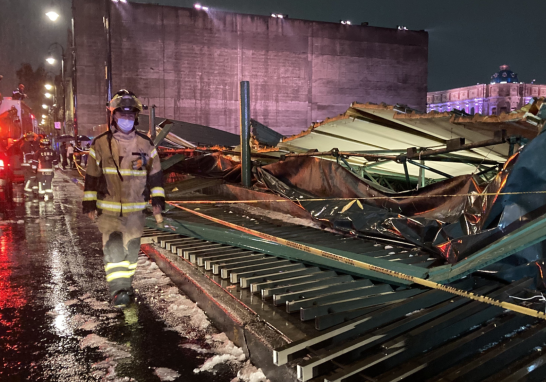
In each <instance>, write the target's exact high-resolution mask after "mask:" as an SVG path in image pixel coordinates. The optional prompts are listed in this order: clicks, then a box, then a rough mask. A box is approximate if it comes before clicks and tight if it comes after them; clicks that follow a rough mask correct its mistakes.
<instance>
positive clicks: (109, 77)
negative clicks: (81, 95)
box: [104, 0, 112, 126]
mask: <svg viewBox="0 0 546 382" xmlns="http://www.w3.org/2000/svg"><path fill="white" fill-rule="evenodd" d="M110 5H111V0H104V7H105V16H104V33H105V34H106V62H105V64H106V65H105V70H106V73H105V74H106V76H105V77H106V103H107V104H108V103H109V102H110V100H111V99H112V41H111V34H110ZM106 124H107V126H109V125H110V114H109V113H107V119H106Z"/></svg>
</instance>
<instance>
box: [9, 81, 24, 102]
mask: <svg viewBox="0 0 546 382" xmlns="http://www.w3.org/2000/svg"><path fill="white" fill-rule="evenodd" d="M25 98H27V95H26V94H25V85H23V84H19V86H17V89H15V90H14V91H13V92H12V94H11V99H12V100H15V101H22V100H24V99H25Z"/></svg>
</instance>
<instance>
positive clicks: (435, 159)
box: [427, 157, 499, 165]
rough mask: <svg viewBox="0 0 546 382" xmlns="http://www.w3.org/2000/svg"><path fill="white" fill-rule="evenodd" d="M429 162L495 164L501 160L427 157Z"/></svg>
mask: <svg viewBox="0 0 546 382" xmlns="http://www.w3.org/2000/svg"><path fill="white" fill-rule="evenodd" d="M427 161H428V162H453V163H466V164H477V165H495V164H498V163H499V162H498V161H496V160H491V159H480V158H470V157H467V158H448V157H427Z"/></svg>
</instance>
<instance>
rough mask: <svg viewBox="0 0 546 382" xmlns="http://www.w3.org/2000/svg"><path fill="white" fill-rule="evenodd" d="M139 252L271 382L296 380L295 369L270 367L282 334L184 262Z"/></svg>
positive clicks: (153, 249) (148, 249)
mask: <svg viewBox="0 0 546 382" xmlns="http://www.w3.org/2000/svg"><path fill="white" fill-rule="evenodd" d="M141 250H142V251H143V252H144V253H145V254H146V255H147V256H148V257H149V258H150V259H152V260H153V261H155V262H156V264H157V265H158V267H159V269H161V270H162V271H163V273H165V274H166V275H167V276H168V277H169V278H170V279H171V281H172V282H173V283H174V284H175V285H176V286H177V287H178V288H179V289H180V290H182V291H183V292H184V293H185V294H186V295H187V296H188V297H189V298H190V299H191V300H193V301H195V302H196V303H197V304H198V306H199V307H200V308H201V309H203V311H204V312H205V313H206V315H207V317H208V318H209V319H210V320H211V321H212V323H213V324H214V326H216V327H217V328H218V329H219V330H221V331H223V332H225V333H226V335H227V337H228V338H229V339H230V340H231V341H233V343H234V344H235V345H237V346H239V347H241V348H243V351H244V352H245V354H246V356H247V357H248V358H249V359H250V361H251V362H252V363H253V364H254V366H256V367H259V368H261V369H262V371H263V372H264V374H265V375H266V376H267V378H268V379H269V380H270V381H271V382H287V381H296V380H297V376H296V370H295V368H290V367H289V366H288V365H284V366H276V365H274V364H273V349H275V348H278V347H280V346H283V345H285V344H287V343H288V342H289V341H288V340H287V339H286V338H284V336H282V335H281V333H279V332H278V331H277V330H275V329H274V328H273V327H272V326H270V325H269V324H268V323H267V322H266V321H264V320H262V319H260V317H259V316H258V315H257V314H256V313H255V312H253V311H252V310H251V309H250V308H248V307H247V306H245V305H244V304H243V303H242V302H241V301H239V300H238V299H237V298H236V297H235V296H233V295H231V294H230V293H229V292H227V291H225V290H224V289H223V288H222V287H220V286H219V285H218V284H216V283H215V282H214V281H213V280H211V279H210V278H208V277H207V276H206V275H204V274H203V273H201V272H200V271H199V270H198V269H196V268H195V267H194V266H193V265H192V264H189V263H188V262H187V261H186V260H183V259H181V258H180V257H178V256H176V255H174V254H172V253H169V252H168V251H166V250H164V249H162V248H158V247H157V246H154V245H151V244H143V245H141Z"/></svg>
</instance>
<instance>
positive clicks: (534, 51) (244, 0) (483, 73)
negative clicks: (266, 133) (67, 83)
mask: <svg viewBox="0 0 546 382" xmlns="http://www.w3.org/2000/svg"><path fill="white" fill-rule="evenodd" d="M88 1H95V2H97V1H101V0H88ZM129 1H135V0H129ZM138 2H142V3H148V2H150V1H144V0H139V1H138ZM152 2H154V3H159V4H163V5H175V6H182V7H191V6H193V4H194V1H189V0H159V1H158V0H153V1H152ZM203 4H204V5H207V6H210V7H211V8H215V9H217V10H225V11H229V12H238V13H250V14H262V15H269V14H271V13H272V12H277V13H283V14H288V15H289V17H290V18H297V19H306V20H317V21H330V22H338V21H339V20H341V19H343V20H350V21H351V22H352V23H353V24H357V25H359V24H360V23H361V22H363V21H367V22H369V24H370V25H371V26H379V27H396V26H397V25H404V26H406V27H408V28H409V29H415V30H421V29H424V30H426V31H428V32H429V77H428V89H429V91H435V90H444V89H450V88H454V87H462V86H469V85H474V84H476V83H487V82H488V81H489V79H490V76H491V75H492V74H493V73H494V72H495V71H497V70H498V67H499V66H500V65H502V64H508V65H510V67H511V69H512V70H514V71H515V72H516V73H518V75H519V79H520V81H524V82H531V81H532V80H533V79H536V82H537V83H542V84H544V83H546V49H545V48H546V42H545V39H544V25H545V17H546V1H540V0H539V1H536V0H520V1H513V0H496V1H493V0H479V1H476V0H461V1H438V0H420V1H408V0H276V1H272V0H269V1H268V0H210V1H207V0H204V1H203ZM120 6H123V4H120ZM52 7H54V8H56V9H57V10H58V13H60V14H61V18H60V19H59V20H57V22H56V23H53V22H51V21H50V20H49V19H48V18H47V17H46V16H45V12H47V11H48V10H49V9H51V8H52ZM70 7H71V1H70V0H54V1H51V0H0V74H2V75H4V80H3V81H2V82H0V92H2V93H3V94H5V95H9V93H11V90H13V89H14V88H15V87H16V84H17V79H16V76H15V71H16V70H17V68H18V67H19V65H20V64H21V63H22V62H30V63H31V64H32V65H33V67H35V66H37V65H38V64H39V63H42V62H44V59H45V57H46V55H47V48H48V46H49V44H50V43H52V42H59V43H62V44H63V45H64V46H65V47H66V40H67V38H66V36H67V30H68V28H69V27H70V14H71V10H70ZM355 27H357V26H355ZM44 65H46V68H49V69H50V70H54V71H55V72H56V73H59V71H60V67H59V66H58V65H57V66H56V67H51V66H49V65H48V64H45V63H44ZM359 101H360V102H366V100H359Z"/></svg>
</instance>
